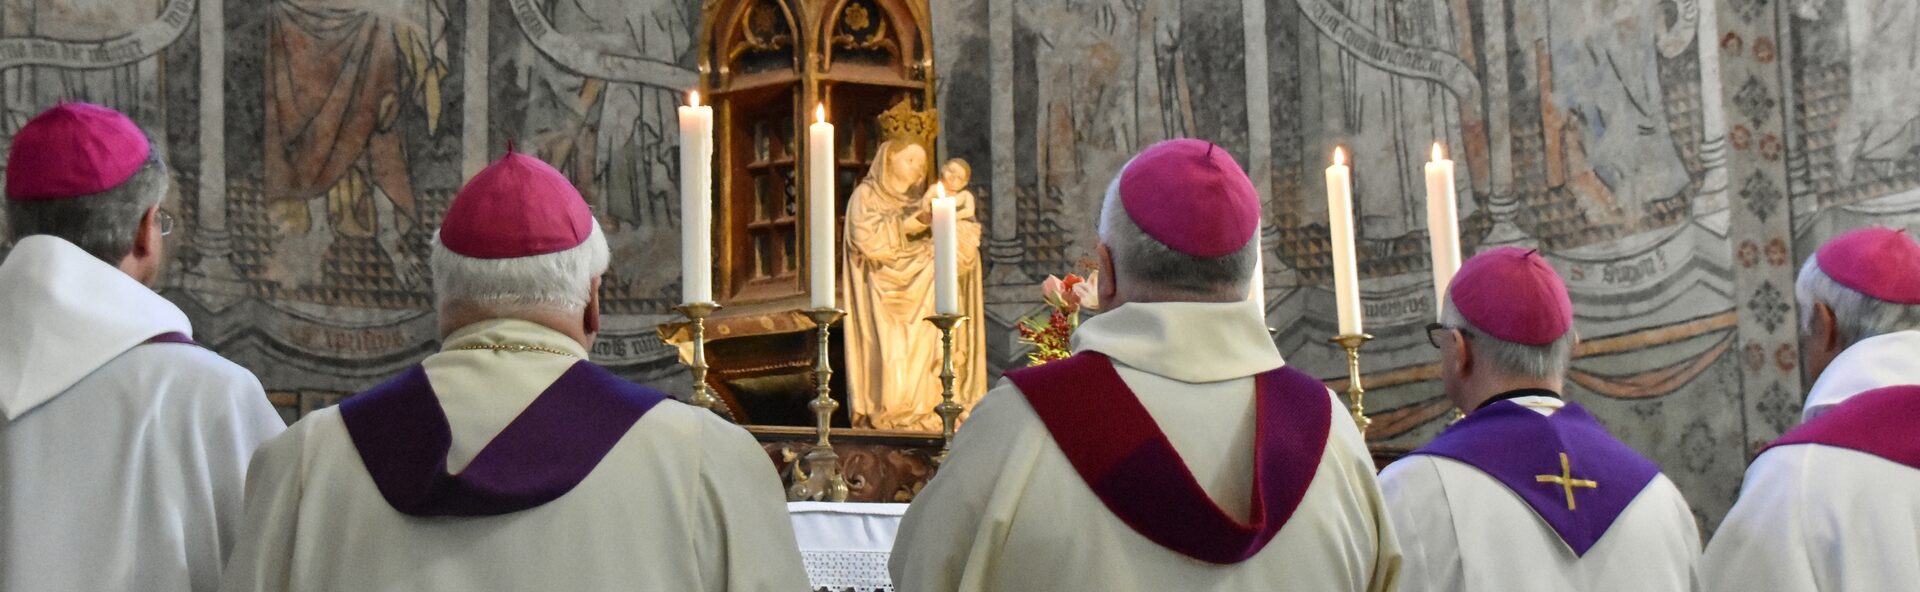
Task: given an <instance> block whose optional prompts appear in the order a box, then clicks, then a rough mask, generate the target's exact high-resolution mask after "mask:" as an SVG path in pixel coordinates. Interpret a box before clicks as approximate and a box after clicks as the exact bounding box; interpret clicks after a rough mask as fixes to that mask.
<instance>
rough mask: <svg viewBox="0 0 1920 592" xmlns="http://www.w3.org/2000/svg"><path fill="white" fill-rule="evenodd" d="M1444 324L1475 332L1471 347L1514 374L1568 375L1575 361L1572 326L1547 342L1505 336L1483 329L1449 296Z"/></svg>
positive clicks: (1442, 313) (1498, 368)
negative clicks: (1527, 340) (1501, 337)
mask: <svg viewBox="0 0 1920 592" xmlns="http://www.w3.org/2000/svg"><path fill="white" fill-rule="evenodd" d="M1440 324H1443V325H1446V326H1449V327H1455V328H1459V329H1461V330H1463V331H1466V332H1468V333H1471V334H1473V336H1472V337H1471V338H1468V339H1467V340H1466V342H1467V347H1470V348H1473V351H1474V353H1475V354H1478V355H1479V356H1480V358H1481V359H1483V360H1487V362H1488V365H1490V366H1492V367H1493V368H1494V370H1496V371H1499V372H1503V373H1506V374H1510V375H1514V376H1524V377H1527V378H1545V379H1554V378H1565V377H1566V375H1567V366H1569V365H1570V364H1571V363H1572V358H1573V340H1574V332H1573V331H1572V330H1568V331H1567V334H1566V335H1561V336H1560V338H1559V339H1555V340H1553V343H1549V344H1546V345H1527V344H1524V343H1514V342H1511V341H1506V340H1502V339H1499V338H1496V337H1494V336H1492V335H1488V334H1487V332H1486V331H1481V330H1480V328H1479V327H1476V326H1474V324H1473V322H1472V321H1468V320H1467V317H1466V316H1465V315H1462V314H1460V309H1459V307H1456V306H1454V305H1453V298H1451V297H1449V298H1447V300H1446V305H1445V306H1444V307H1442V308H1441V310H1440Z"/></svg>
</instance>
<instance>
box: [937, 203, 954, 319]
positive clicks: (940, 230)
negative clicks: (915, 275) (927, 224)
mask: <svg viewBox="0 0 1920 592" xmlns="http://www.w3.org/2000/svg"><path fill="white" fill-rule="evenodd" d="M934 187H935V188H936V189H935V190H936V191H938V192H939V193H937V194H935V195H934V197H933V312H934V313H936V314H943V315H957V314H960V275H959V271H960V267H959V259H958V258H957V257H958V256H959V250H957V249H956V248H955V245H956V243H955V242H954V237H955V230H954V215H953V198H951V197H947V188H946V186H944V185H941V184H940V183H938V182H935V183H934Z"/></svg>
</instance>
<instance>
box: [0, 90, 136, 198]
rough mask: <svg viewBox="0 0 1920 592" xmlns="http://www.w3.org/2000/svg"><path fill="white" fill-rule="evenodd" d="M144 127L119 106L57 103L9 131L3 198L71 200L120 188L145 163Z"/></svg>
mask: <svg viewBox="0 0 1920 592" xmlns="http://www.w3.org/2000/svg"><path fill="white" fill-rule="evenodd" d="M152 151H153V146H152V145H150V144H148V142H147V134H146V132H142V131H140V126H138V125H134V123H133V120H131V119H127V116H126V115H123V114H121V113H120V112H119V111H115V110H112V109H108V108H106V107H102V106H99V105H93V104H88V103H60V104H59V105H55V106H54V107H53V108H52V109H48V110H46V111H42V112H41V113H40V114H39V115H35V116H33V119H30V120H28V121H27V124H26V125H23V126H20V133H18V134H15V135H14V136H13V145H12V146H11V147H9V148H8V149H7V199H11V200H14V201H43V200H56V199H70V198H75V197H83V196H88V195H93V194H95V193H100V192H102V191H106V190H108V189H112V188H115V187H119V186H120V184H121V183H125V182H127V179H131V178H133V174H134V173H137V172H139V171H140V167H141V166H144V165H146V163H147V156H149V155H150V153H151V152H152Z"/></svg>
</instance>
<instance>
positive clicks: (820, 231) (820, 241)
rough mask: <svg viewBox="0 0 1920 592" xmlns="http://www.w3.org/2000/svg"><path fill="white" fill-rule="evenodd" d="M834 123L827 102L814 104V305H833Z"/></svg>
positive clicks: (810, 144)
mask: <svg viewBox="0 0 1920 592" xmlns="http://www.w3.org/2000/svg"><path fill="white" fill-rule="evenodd" d="M833 160H834V155H833V124H831V123H827V107H826V105H821V104H816V105H814V106H813V125H811V126H807V266H808V270H809V271H810V274H809V275H810V276H811V278H812V282H811V285H810V286H809V290H808V291H809V292H811V293H812V303H813V307H814V308H821V309H825V308H833V297H834V291H835V289H836V287H835V285H834V283H833V268H834V261H835V260H834V250H833V237H834V234H833V222H834V220H835V218H837V216H835V214H836V212H834V208H833V202H834V195H833V176H834V170H833V165H834V163H833Z"/></svg>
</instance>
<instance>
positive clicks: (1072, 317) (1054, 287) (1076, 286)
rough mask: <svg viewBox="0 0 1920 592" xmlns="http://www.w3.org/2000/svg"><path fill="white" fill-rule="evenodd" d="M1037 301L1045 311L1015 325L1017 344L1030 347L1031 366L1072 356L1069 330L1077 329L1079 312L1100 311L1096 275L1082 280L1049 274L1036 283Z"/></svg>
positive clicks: (1075, 277) (1069, 276)
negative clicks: (1017, 336) (1043, 306)
mask: <svg viewBox="0 0 1920 592" xmlns="http://www.w3.org/2000/svg"><path fill="white" fill-rule="evenodd" d="M1040 298H1041V299H1042V300H1044V301H1045V302H1046V303H1047V308H1048V310H1047V312H1046V313H1045V314H1039V315H1034V316H1030V317H1026V318H1023V319H1020V324H1019V325H1017V326H1016V328H1017V329H1019V331H1020V342H1021V343H1026V344H1029V345H1032V346H1033V351H1032V352H1029V353H1028V354H1027V360H1028V362H1029V365H1032V366H1038V365H1041V364H1045V363H1047V362H1051V361H1054V360H1059V359H1062V358H1066V357H1067V356H1070V355H1073V330H1074V329H1077V328H1079V327H1080V311H1081V310H1082V309H1085V310H1100V272H1097V271H1096V272H1092V273H1089V274H1087V277H1084V278H1082V277H1080V276H1078V275H1074V274H1071V273H1069V274H1067V277H1066V278H1065V279H1062V278H1058V277H1054V276H1051V275H1049V276H1047V279H1046V281H1043V282H1040Z"/></svg>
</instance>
